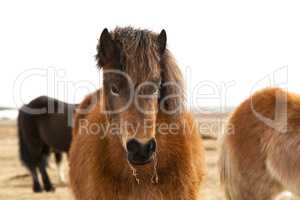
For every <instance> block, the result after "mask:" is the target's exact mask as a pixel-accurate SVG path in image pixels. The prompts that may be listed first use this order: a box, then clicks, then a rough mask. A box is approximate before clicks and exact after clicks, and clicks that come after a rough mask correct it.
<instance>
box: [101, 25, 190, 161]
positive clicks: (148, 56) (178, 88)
mask: <svg viewBox="0 0 300 200" xmlns="http://www.w3.org/2000/svg"><path fill="white" fill-rule="evenodd" d="M166 43H167V35H166V32H165V30H162V31H161V32H160V34H155V33H153V32H151V31H148V30H140V29H133V28H131V27H127V28H116V29H115V30H114V31H112V32H109V31H108V30H107V29H104V30H103V32H102V34H101V36H100V39H99V43H98V46H97V51H98V52H97V55H96V59H97V61H98V66H99V67H100V68H102V69H103V93H102V95H103V96H102V97H103V98H102V99H103V105H104V109H103V110H104V112H105V114H106V116H107V119H108V120H109V123H110V127H111V130H112V132H115V133H116V134H119V135H120V136H121V144H122V146H123V147H124V149H125V151H126V152H127V159H128V161H129V162H130V163H131V164H133V165H144V164H147V163H149V162H151V161H152V160H153V155H154V153H155V151H156V149H157V148H159V147H157V143H156V139H155V138H156V137H155V136H156V133H157V124H156V119H157V116H158V114H162V115H166V116H167V117H176V116H178V115H179V114H180V112H182V109H183V99H184V98H183V96H184V95H183V87H182V77H181V73H180V71H179V68H178V67H177V65H176V63H175V62H174V61H173V59H172V56H171V55H170V53H169V51H168V50H167V49H166Z"/></svg>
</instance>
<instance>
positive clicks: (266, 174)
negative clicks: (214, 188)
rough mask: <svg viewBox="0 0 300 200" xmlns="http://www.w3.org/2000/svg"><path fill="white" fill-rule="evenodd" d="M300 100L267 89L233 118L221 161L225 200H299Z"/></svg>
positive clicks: (240, 108) (279, 90)
mask: <svg viewBox="0 0 300 200" xmlns="http://www.w3.org/2000/svg"><path fill="white" fill-rule="evenodd" d="M299 122H300V96H299V95H296V94H292V93H288V92H286V91H285V90H282V89H279V88H267V89H264V90H262V91H259V92H257V93H255V94H254V95H253V96H251V97H250V98H248V99H247V100H246V101H244V102H243V103H242V104H241V105H240V106H239V107H238V108H237V109H236V110H235V111H234V113H233V114H232V116H231V118H230V120H229V126H230V127H229V128H228V132H227V133H226V135H225V138H224V141H223V146H222V152H221V158H220V169H221V181H222V183H223V185H224V188H225V192H226V197H227V199H228V200H270V199H274V198H275V196H277V195H278V194H279V193H281V192H283V191H284V190H289V191H291V192H293V193H294V194H298V195H299V194H300V190H299V188H300V156H299V155H300V123H299Z"/></svg>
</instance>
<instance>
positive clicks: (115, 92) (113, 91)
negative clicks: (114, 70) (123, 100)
mask: <svg viewBox="0 0 300 200" xmlns="http://www.w3.org/2000/svg"><path fill="white" fill-rule="evenodd" d="M110 92H111V94H112V95H114V96H119V95H120V90H119V88H118V87H117V86H116V85H112V86H111V89H110Z"/></svg>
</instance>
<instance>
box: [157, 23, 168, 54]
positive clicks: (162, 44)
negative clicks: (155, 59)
mask: <svg viewBox="0 0 300 200" xmlns="http://www.w3.org/2000/svg"><path fill="white" fill-rule="evenodd" d="M157 43H158V44H157V45H158V51H159V53H160V54H163V53H164V52H165V49H166V46H167V33H166V31H165V30H164V29H163V30H162V31H161V32H160V34H159V35H158V37H157Z"/></svg>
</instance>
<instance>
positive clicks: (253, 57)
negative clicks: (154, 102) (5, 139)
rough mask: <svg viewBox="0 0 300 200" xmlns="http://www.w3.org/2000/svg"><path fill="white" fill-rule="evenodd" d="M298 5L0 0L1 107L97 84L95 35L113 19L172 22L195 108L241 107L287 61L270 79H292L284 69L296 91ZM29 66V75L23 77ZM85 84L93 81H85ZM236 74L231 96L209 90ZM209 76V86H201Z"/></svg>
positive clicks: (74, 96) (155, 25) (156, 24)
mask: <svg viewBox="0 0 300 200" xmlns="http://www.w3.org/2000/svg"><path fill="white" fill-rule="evenodd" d="M299 11H300V2H299V1H288V0H286V1H276V0H272V1H262V0H258V1H257V0H252V1H247V2H246V1H241V0H236V1H232V0H230V1H215V0H210V1H190V2H189V1H180V3H179V2H177V1H174V0H173V1H161V0H159V1H156V0H151V1H144V2H142V1H138V0H136V1H131V0H128V1H119V2H117V1H112V0H106V1H102V2H101V1H99V0H97V1H82V3H78V2H77V1H53V0H52V1H47V2H46V1H40V0H39V1H38V0H37V1H28V0H27V1H22V0H20V1H14V0H6V1H0V67H1V69H2V71H1V73H0V91H1V96H0V105H5V106H20V104H21V101H24V102H28V101H29V100H31V99H32V98H35V97H36V96H38V95H41V94H48V95H49V96H54V97H56V98H58V99H61V100H65V101H69V102H79V101H80V100H81V99H82V97H83V96H84V95H85V94H87V93H88V92H90V91H92V90H94V88H97V87H99V82H100V81H99V72H98V70H97V68H96V67H95V65H96V63H95V61H94V55H95V53H96V44H97V39H98V38H99V36H100V33H101V31H102V30H103V28H105V27H107V28H109V29H112V28H114V27H115V26H117V25H118V26H126V25H132V26H134V27H141V28H149V29H151V30H154V31H157V32H159V31H160V30H161V29H162V28H164V29H166V31H167V35H168V46H169V49H170V50H171V51H172V52H173V54H174V55H175V57H176V59H177V61H178V63H179V64H180V67H181V69H182V71H183V73H184V75H185V78H186V79H187V86H188V92H187V94H188V97H189V100H188V102H189V103H190V104H193V105H194V106H195V105H196V106H199V105H201V106H207V105H214V106H219V105H221V104H222V105H230V106H232V105H233V106H234V105H237V104H238V103H240V102H241V101H242V100H243V99H244V98H246V97H247V96H248V95H249V94H250V92H251V91H252V90H253V87H254V89H257V88H258V87H265V86H267V85H270V84H269V83H268V82H266V79H264V81H263V82H260V84H258V87H256V85H257V84H256V83H257V82H259V81H260V80H262V79H263V78H264V77H266V76H268V75H270V77H271V78H272V77H273V72H274V71H276V70H277V71H278V69H279V68H282V67H284V66H285V68H283V69H282V70H279V71H278V72H277V73H276V75H275V84H274V85H276V84H277V83H281V82H286V76H287V77H288V79H287V80H288V87H289V90H291V91H296V92H299V93H300V79H299V78H298V76H299V72H300V70H299V69H300V28H299V27H300V12H299ZM286 66H288V67H286ZM49 67H53V68H50V69H49V70H48V71H49V73H52V72H53V71H54V72H56V71H59V72H58V74H59V75H60V76H58V77H56V79H57V81H58V82H59V83H58V84H56V85H55V87H57V88H59V90H58V91H55V92H53V90H52V89H53V87H54V86H53V84H51V81H50V84H51V85H50V88H48V89H49V91H48V92H47V80H46V76H45V73H46V71H45V70H47V69H48V68H49ZM32 68H36V70H35V71H33V70H30V69H32ZM25 70H27V77H28V74H29V78H27V79H25V80H24V73H23V72H24V71H25ZM28 70H29V71H28ZM61 70H64V73H62V71H61ZM33 73H35V74H41V75H43V74H44V76H41V75H40V76H37V75H32V74H33ZM25 75H26V74H25ZM30 75H31V76H30ZM18 76H19V79H18V81H17V82H16V87H17V90H15V91H14V90H13V86H14V82H15V80H16V79H17V77H18ZM22 80H23V81H24V84H23V86H22V88H21V89H20V88H19V86H18V85H20V82H22ZM63 81H64V82H69V84H68V86H67V88H68V94H67V95H63V91H62V90H61V88H63V87H61V86H62V85H63ZM78 81H80V82H78ZM87 81H89V82H90V83H93V84H94V85H96V86H95V87H91V85H88V89H87V88H84V85H87V84H86V83H87ZM203 81H204V82H203ZM230 81H234V83H235V85H234V86H232V87H230V88H229V89H228V92H227V93H226V95H225V92H226V91H225V90H224V89H223V90H221V91H220V90H219V94H210V93H211V92H212V91H211V90H212V87H210V86H216V87H219V89H220V87H221V84H222V83H226V82H230ZM52 82H53V80H52ZM72 83H73V84H72ZM203 83H206V85H207V83H209V84H208V86H209V87H200V86H199V84H201V86H203ZM197 85H198V89H196V90H193V88H195V86H197ZM283 86H285V85H283ZM51 88H52V89H51ZM76 88H77V89H76ZM221 88H222V87H221ZM19 89H20V90H21V93H20V94H19V93H18V92H16V91H18V90H19ZM75 90H76V91H77V92H75ZM89 90H90V91H89ZM193 91H194V92H193ZM13 94H15V97H16V99H17V105H15V103H14V100H13V99H14V98H13ZM225 96H226V101H225V100H224V99H225ZM198 97H201V98H200V101H195V99H198ZM193 99H194V100H193Z"/></svg>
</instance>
